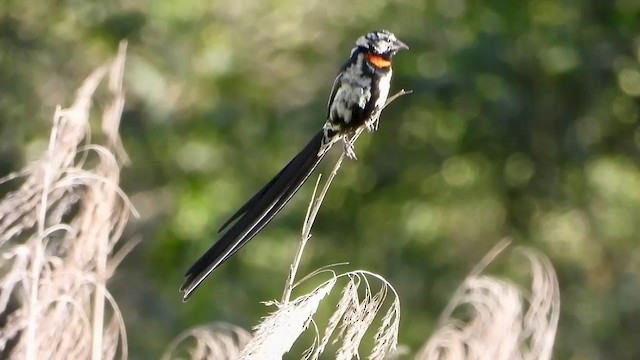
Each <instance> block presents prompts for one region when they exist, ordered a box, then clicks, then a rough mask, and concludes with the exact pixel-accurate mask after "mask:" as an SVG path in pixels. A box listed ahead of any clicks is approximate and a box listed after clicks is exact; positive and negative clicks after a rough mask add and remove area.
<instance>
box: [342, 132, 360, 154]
mask: <svg viewBox="0 0 640 360" xmlns="http://www.w3.org/2000/svg"><path fill="white" fill-rule="evenodd" d="M342 142H343V144H344V154H345V155H347V157H348V158H349V159H352V160H358V158H357V157H356V152H355V151H354V150H353V144H352V143H351V139H349V137H344V138H343V139H342Z"/></svg>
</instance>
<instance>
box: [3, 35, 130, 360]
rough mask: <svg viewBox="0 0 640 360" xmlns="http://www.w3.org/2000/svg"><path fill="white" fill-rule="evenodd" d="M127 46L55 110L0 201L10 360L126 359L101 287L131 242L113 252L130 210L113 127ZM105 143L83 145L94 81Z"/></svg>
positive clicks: (118, 320)
mask: <svg viewBox="0 0 640 360" xmlns="http://www.w3.org/2000/svg"><path fill="white" fill-rule="evenodd" d="M125 50H126V45H125V44H121V46H120V49H119V52H118V55H117V56H116V57H115V58H114V59H113V60H111V61H109V62H108V63H106V64H105V65H103V66H101V67H99V68H98V69H96V70H95V71H94V72H93V73H92V74H91V75H90V76H89V77H87V79H86V80H85V81H84V83H83V84H82V86H81V87H80V88H79V89H78V91H77V94H76V98H75V101H74V102H73V104H72V105H71V106H70V107H68V108H65V109H62V108H58V109H56V112H55V114H54V117H53V128H52V130H51V136H50V140H49V145H48V148H47V150H46V151H45V153H44V154H42V156H41V157H40V158H39V159H38V160H36V161H34V162H33V163H31V164H29V165H28V166H27V167H26V168H24V169H23V170H22V171H20V172H19V173H17V174H12V175H9V176H8V177H5V178H3V179H2V180H0V182H5V181H18V180H22V185H20V187H19V188H18V190H16V191H14V192H12V193H10V194H9V195H8V196H6V197H5V198H4V199H3V200H2V201H1V202H0V252H1V255H2V263H0V274H1V276H0V290H1V294H0V314H1V315H2V316H3V317H4V318H5V323H4V325H3V326H2V331H1V332H0V352H1V353H0V354H1V355H2V356H1V357H3V358H9V359H113V358H116V357H119V358H127V337H126V331H125V327H124V321H123V318H122V315H121V313H120V310H119V309H118V306H117V304H116V302H115V301H114V299H113V298H112V297H111V295H110V294H109V292H108V291H107V289H106V286H105V285H106V282H107V280H108V279H109V278H110V277H111V276H112V275H113V273H114V271H115V269H116V267H117V265H118V264H119V262H120V260H121V259H122V257H123V256H124V255H125V254H126V253H127V252H128V251H129V250H130V249H131V247H132V246H133V245H134V244H133V243H125V244H123V245H122V246H121V247H120V250H119V252H114V249H115V248H116V244H117V242H118V240H119V239H120V236H121V234H122V231H123V228H124V226H125V225H126V223H127V220H128V218H129V215H130V213H131V212H132V211H133V208H132V207H131V206H130V204H129V202H128V200H127V198H126V196H125V195H124V193H123V192H122V191H121V190H120V188H119V187H118V181H119V175H120V167H121V165H122V163H123V162H125V161H127V159H126V154H125V152H124V150H123V149H122V147H121V145H120V137H119V135H118V126H119V122H120V116H121V113H122V108H123V105H124V92H123V88H122V78H123V71H124V63H125ZM105 82H106V83H107V86H106V102H105V104H104V105H103V106H104V111H102V114H101V117H100V121H101V125H102V129H103V133H104V136H105V139H106V141H105V144H102V145H99V144H93V143H92V142H91V128H90V126H89V122H90V118H91V116H90V115H91V104H92V101H93V100H94V97H95V96H96V91H97V90H98V87H99V86H100V85H101V84H102V83H105Z"/></svg>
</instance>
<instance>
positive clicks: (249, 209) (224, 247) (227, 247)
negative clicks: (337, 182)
mask: <svg viewBox="0 0 640 360" xmlns="http://www.w3.org/2000/svg"><path fill="white" fill-rule="evenodd" d="M323 136H324V133H323V131H320V132H318V133H317V134H316V135H315V136H314V137H313V138H312V139H311V141H309V143H308V144H307V145H306V146H305V147H304V148H303V149H302V151H300V152H299V153H298V155H296V156H295V157H294V158H293V159H292V160H291V161H290V162H289V163H288V164H287V165H286V166H285V167H284V168H283V169H282V170H281V171H280V172H279V173H278V174H277V175H276V176H275V177H274V178H273V179H272V180H271V181H269V183H267V185H265V186H264V187H263V188H262V189H260V191H258V192H257V193H256V194H255V195H254V196H253V197H251V199H249V200H248V201H247V202H246V203H245V204H244V205H243V206H242V207H241V208H240V209H239V210H238V211H237V212H236V213H235V214H233V215H232V216H231V218H230V219H229V220H227V221H226V222H225V224H224V225H223V226H222V227H221V229H220V231H224V230H226V232H225V233H224V234H223V235H222V236H221V238H220V239H219V240H218V241H217V242H216V243H215V244H214V245H213V246H212V247H211V248H210V249H209V250H208V251H207V252H206V253H205V254H204V255H202V256H201V257H200V259H198V260H197V261H196V262H195V263H194V264H193V265H192V266H191V268H189V270H188V271H187V273H186V279H185V281H184V283H183V284H182V286H181V287H180V291H181V292H182V293H183V301H186V300H188V299H189V297H190V296H191V294H192V293H193V291H194V290H195V289H196V288H197V287H198V285H200V283H201V282H202V281H203V280H204V279H205V278H206V277H207V276H208V275H209V274H210V273H211V272H212V271H213V270H215V269H216V268H218V267H219V266H220V265H221V264H222V263H223V262H225V261H226V260H227V259H229V258H230V257H231V256H232V255H233V254H235V253H236V251H238V250H240V248H242V246H244V245H245V244H246V243H247V242H249V240H251V239H252V238H253V237H254V236H255V235H256V234H257V233H258V232H260V230H262V229H263V228H264V227H265V226H266V225H267V224H268V223H269V222H270V221H271V220H272V219H273V218H274V217H275V216H276V215H277V214H278V213H279V212H280V210H282V208H283V207H284V206H285V205H286V204H287V203H288V202H289V200H291V198H292V197H293V195H295V193H296V192H297V191H298V189H300V187H301V186H302V184H304V182H305V181H306V180H307V179H308V178H309V176H310V175H311V173H312V172H313V170H315V168H316V167H317V166H318V164H319V163H320V160H322V158H323V157H324V154H325V152H323V153H322V154H318V153H319V151H320V148H321V147H322V143H323V140H322V139H323ZM234 221H235V223H234Z"/></svg>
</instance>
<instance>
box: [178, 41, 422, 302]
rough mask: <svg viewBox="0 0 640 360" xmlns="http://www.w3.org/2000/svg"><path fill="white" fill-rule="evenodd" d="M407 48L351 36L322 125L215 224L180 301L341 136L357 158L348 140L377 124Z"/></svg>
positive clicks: (238, 245) (259, 224) (187, 276)
mask: <svg viewBox="0 0 640 360" xmlns="http://www.w3.org/2000/svg"><path fill="white" fill-rule="evenodd" d="M408 49H409V47H408V46H407V45H406V44H405V43H403V42H402V41H400V40H399V39H398V38H397V37H396V36H395V35H394V34H393V33H391V32H390V31H387V30H377V31H372V32H369V33H367V34H365V35H363V36H361V37H359V38H358V39H357V40H356V43H355V47H353V49H352V50H351V54H350V56H349V59H348V60H347V61H346V63H345V64H344V65H343V66H342V67H341V69H340V71H339V73H338V75H337V76H336V78H335V80H334V82H333V86H332V89H331V92H330V96H329V101H328V104H327V115H326V121H325V123H324V125H323V127H322V128H321V129H320V130H319V131H318V132H317V133H316V134H315V135H314V136H313V137H312V138H311V140H310V141H309V142H308V143H307V145H306V146H305V147H304V148H303V149H302V150H301V151H300V152H299V153H298V154H297V155H296V156H295V157H294V158H293V159H292V160H291V161H289V163H288V164H287V165H286V166H285V167H284V168H282V170H280V172H279V173H278V174H276V176H274V177H273V179H271V180H270V181H269V182H268V183H267V184H266V185H264V186H263V187H262V188H261V189H260V190H259V191H258V192H257V193H255V195H253V196H252V197H251V198H250V199H249V200H248V201H247V202H246V203H245V204H244V205H242V206H241V207H240V208H239V209H238V210H237V211H236V212H235V213H234V214H233V215H232V216H231V217H230V218H229V219H228V220H227V221H226V222H225V223H224V224H223V225H222V226H221V227H220V229H219V230H218V233H219V234H221V235H220V238H219V240H218V241H217V242H216V243H214V245H213V246H212V247H211V248H210V249H209V250H208V251H207V252H206V253H205V254H203V255H202V256H201V257H200V258H199V259H198V260H197V261H196V262H195V263H194V264H193V265H192V266H191V267H190V268H189V270H187V272H186V274H185V279H184V282H183V284H182V286H181V287H180V292H181V293H182V297H183V301H187V300H188V299H189V298H190V297H191V295H192V294H193V292H194V291H195V289H196V288H197V287H198V286H199V285H200V284H201V283H202V281H203V280H204V279H205V278H206V277H207V276H209V274H211V272H212V271H214V270H215V269H217V268H218V267H219V266H220V265H222V263H224V262H225V261H227V260H228V259H229V258H230V257H231V256H232V255H234V254H235V253H236V252H237V251H238V250H240V248H242V247H243V246H244V245H246V244H247V243H248V242H249V241H250V240H251V239H253V237H254V236H256V235H257V234H258V233H259V232H260V231H261V230H262V229H263V228H264V227H265V226H266V225H267V224H268V223H269V222H270V221H271V220H272V219H273V218H274V217H275V216H276V215H277V214H278V213H279V212H280V210H282V208H283V207H284V206H285V205H286V204H287V203H288V202H289V200H290V199H291V198H292V197H293V196H294V195H295V193H296V192H297V191H298V190H299V189H300V187H301V186H302V184H304V182H305V181H306V180H307V179H308V178H309V176H310V175H311V173H312V172H313V171H314V170H315V168H316V167H317V166H318V164H319V163H320V161H321V160H322V158H323V157H324V156H325V154H326V153H327V151H328V150H329V149H330V148H331V147H332V146H333V145H334V144H335V143H337V142H339V141H342V143H343V147H344V150H343V151H344V152H345V154H346V155H347V157H349V158H352V159H356V155H355V152H354V150H353V145H352V143H351V141H350V139H351V137H352V136H353V134H355V132H356V131H357V130H358V129H360V128H365V129H367V130H369V131H370V132H372V131H374V130H376V129H377V127H378V118H379V115H380V111H381V110H382V108H383V107H384V105H385V103H386V101H387V97H388V95H389V89H390V87H391V77H392V74H393V70H392V60H393V57H394V56H395V55H396V53H397V52H398V51H400V50H408Z"/></svg>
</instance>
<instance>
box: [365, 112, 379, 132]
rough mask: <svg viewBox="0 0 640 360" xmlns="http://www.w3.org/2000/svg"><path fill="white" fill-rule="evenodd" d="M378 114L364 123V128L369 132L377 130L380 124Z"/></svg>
mask: <svg viewBox="0 0 640 360" xmlns="http://www.w3.org/2000/svg"><path fill="white" fill-rule="evenodd" d="M379 120H380V114H373V115H372V116H371V119H370V120H369V121H367V122H365V124H364V126H365V128H366V129H367V131H369V132H374V131H376V130H378V125H379V124H380V121H379Z"/></svg>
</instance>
